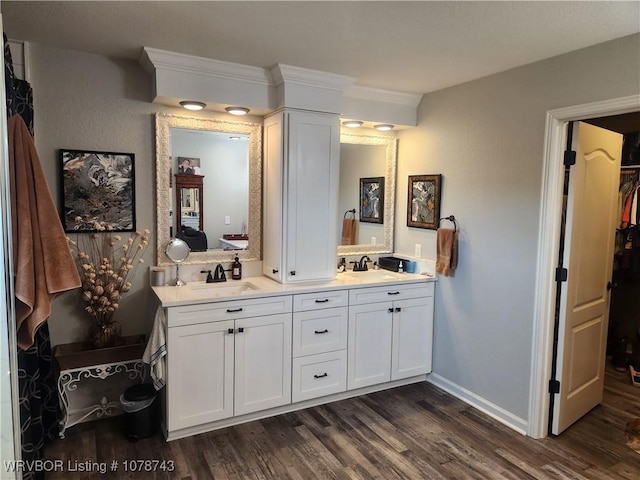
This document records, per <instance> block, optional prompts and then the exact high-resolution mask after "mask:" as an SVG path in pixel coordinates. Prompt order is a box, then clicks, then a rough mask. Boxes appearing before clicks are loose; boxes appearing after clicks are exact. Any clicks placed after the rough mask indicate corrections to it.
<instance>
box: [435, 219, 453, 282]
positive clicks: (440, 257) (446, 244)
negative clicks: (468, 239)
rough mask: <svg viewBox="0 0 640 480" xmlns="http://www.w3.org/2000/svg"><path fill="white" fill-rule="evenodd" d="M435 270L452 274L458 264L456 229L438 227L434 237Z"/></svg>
mask: <svg viewBox="0 0 640 480" xmlns="http://www.w3.org/2000/svg"><path fill="white" fill-rule="evenodd" d="M436 253H437V255H436V272H438V273H441V274H442V275H444V276H445V277H449V276H451V275H453V273H454V270H455V269H456V267H457V266H458V231H457V230H456V231H454V230H450V229H448V228H439V229H438V233H437V238H436Z"/></svg>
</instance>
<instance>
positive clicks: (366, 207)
mask: <svg viewBox="0 0 640 480" xmlns="http://www.w3.org/2000/svg"><path fill="white" fill-rule="evenodd" d="M360 221H361V222H368V223H384V177H370V178H361V179H360Z"/></svg>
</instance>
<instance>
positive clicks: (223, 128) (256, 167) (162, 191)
mask: <svg viewBox="0 0 640 480" xmlns="http://www.w3.org/2000/svg"><path fill="white" fill-rule="evenodd" d="M171 128H184V129H188V130H206V131H213V132H222V133H240V134H244V135H248V136H249V178H248V181H249V225H248V231H249V246H248V247H247V249H246V250H212V251H207V252H191V253H190V254H189V258H188V259H187V260H185V261H184V262H183V264H184V265H193V264H201V263H221V262H232V261H233V259H234V258H235V256H236V255H237V256H238V257H239V258H240V259H241V260H244V261H258V260H260V259H261V257H260V255H261V252H262V124H260V123H250V122H233V121H227V120H217V119H214V118H205V117H188V116H183V115H172V114H168V113H156V251H157V264H158V265H161V266H168V265H173V264H174V263H173V262H172V261H171V260H170V259H169V258H168V257H167V256H166V254H165V246H166V245H167V244H168V243H169V241H170V240H171V238H170V236H169V231H170V230H169V211H170V210H171V202H172V201H173V199H172V198H170V197H171V196H170V195H169V185H168V182H167V175H169V172H168V171H167V170H166V166H167V165H169V157H170V156H171V152H170V151H169V135H170V129H171ZM172 181H173V178H172Z"/></svg>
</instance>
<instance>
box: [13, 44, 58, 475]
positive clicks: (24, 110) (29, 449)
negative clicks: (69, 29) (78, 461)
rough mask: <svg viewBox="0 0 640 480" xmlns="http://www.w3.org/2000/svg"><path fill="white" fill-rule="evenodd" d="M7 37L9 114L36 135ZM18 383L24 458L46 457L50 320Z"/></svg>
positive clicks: (51, 424) (51, 406) (53, 413)
mask: <svg viewBox="0 0 640 480" xmlns="http://www.w3.org/2000/svg"><path fill="white" fill-rule="evenodd" d="M3 38H4V71H5V89H6V95H7V116H8V117H11V116H13V115H21V116H22V118H23V119H24V122H25V123H26V124H27V127H28V128H29V131H30V132H31V135H33V95H32V91H31V86H30V85H29V83H28V82H25V81H24V80H19V79H16V78H15V75H14V71H13V61H12V59H11V51H10V50H9V44H8V42H7V36H6V35H4V34H3ZM18 386H19V390H20V392H19V395H20V428H21V443H22V460H25V461H33V460H38V459H43V458H44V447H45V444H46V442H47V441H48V440H52V439H54V438H55V437H56V436H57V434H58V428H59V423H58V420H59V403H58V393H57V390H56V377H55V372H54V364H53V356H52V354H51V342H50V338H49V327H48V326H47V324H46V323H44V324H43V325H42V326H41V327H40V328H39V329H38V331H37V333H36V336H35V341H34V344H33V345H32V346H31V347H30V348H28V349H27V350H22V349H20V348H18ZM37 478H44V472H24V475H23V479H25V480H27V479H37Z"/></svg>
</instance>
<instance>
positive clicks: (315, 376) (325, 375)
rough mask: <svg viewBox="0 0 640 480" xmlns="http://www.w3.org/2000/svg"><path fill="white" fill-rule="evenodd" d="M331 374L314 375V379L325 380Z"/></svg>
mask: <svg viewBox="0 0 640 480" xmlns="http://www.w3.org/2000/svg"><path fill="white" fill-rule="evenodd" d="M328 376H329V374H328V373H327V372H324V373H323V374H322V375H314V376H313V378H324V377H328Z"/></svg>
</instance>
